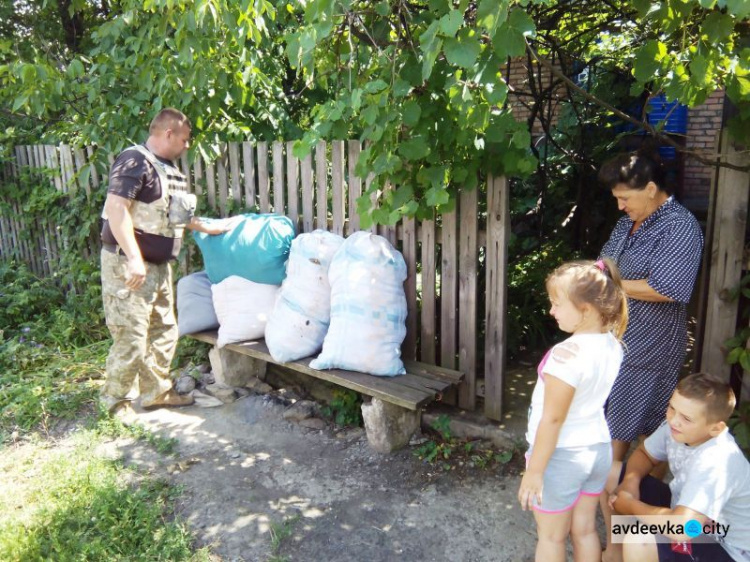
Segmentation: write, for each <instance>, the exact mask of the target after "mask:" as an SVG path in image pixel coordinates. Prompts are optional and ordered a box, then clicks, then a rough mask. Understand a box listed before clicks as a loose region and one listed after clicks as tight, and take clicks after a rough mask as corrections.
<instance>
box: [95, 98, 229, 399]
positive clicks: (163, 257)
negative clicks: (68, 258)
mask: <svg viewBox="0 0 750 562" xmlns="http://www.w3.org/2000/svg"><path fill="white" fill-rule="evenodd" d="M190 129H191V127H190V121H189V120H188V118H187V117H186V116H185V115H184V114H183V113H182V112H180V111H178V110H176V109H164V110H162V111H160V112H159V114H158V115H157V116H156V117H155V118H154V120H153V121H152V122H151V126H150V128H149V137H148V140H147V141H146V143H145V145H137V146H133V147H131V148H128V149H126V150H125V151H123V152H122V153H121V154H120V155H119V156H118V157H117V160H116V161H115V162H114V164H113V165H112V168H111V170H110V174H109V188H108V190H107V199H106V202H105V203H104V212H103V213H102V217H103V218H104V225H103V228H102V234H101V237H102V253H101V266H102V270H101V274H102V296H103V301H104V314H105V317H106V321H107V327H108V328H109V331H110V333H111V334H112V347H111V348H110V350H109V356H108V357H107V378H106V381H105V383H104V387H103V388H102V391H101V402H102V405H103V406H104V407H105V408H106V409H107V410H108V411H109V412H110V413H113V412H115V411H116V410H117V409H118V408H119V407H120V406H121V405H123V404H126V403H127V402H128V400H129V398H128V393H129V392H130V390H131V387H132V386H133V383H134V382H135V379H136V377H138V379H139V387H140V395H141V406H142V407H144V408H146V409H152V408H160V407H165V406H187V405H190V404H192V403H193V402H194V400H193V397H192V396H191V395H185V396H182V395H179V394H177V393H176V392H175V391H174V389H173V388H172V381H171V380H170V378H169V368H170V364H171V362H172V357H173V356H174V352H175V348H176V346H177V325H176V322H175V314H174V306H173V305H174V293H173V288H172V269H171V266H170V263H169V262H170V261H171V260H173V259H175V258H176V257H177V255H178V253H179V251H180V247H181V244H182V234H183V231H184V229H185V228H188V229H191V230H199V231H201V232H206V233H208V234H220V233H222V232H226V231H227V230H228V226H227V223H221V222H218V223H217V222H214V223H211V224H208V223H206V222H204V221H202V220H201V219H198V218H197V217H194V216H192V213H193V211H194V210H195V196H194V195H190V194H187V193H186V187H187V182H186V178H185V176H184V175H183V174H182V172H181V171H180V170H179V169H178V168H177V166H176V165H175V164H174V161H175V160H176V159H177V158H179V157H180V155H181V154H182V153H183V152H184V151H185V150H187V148H188V147H189V145H190Z"/></svg>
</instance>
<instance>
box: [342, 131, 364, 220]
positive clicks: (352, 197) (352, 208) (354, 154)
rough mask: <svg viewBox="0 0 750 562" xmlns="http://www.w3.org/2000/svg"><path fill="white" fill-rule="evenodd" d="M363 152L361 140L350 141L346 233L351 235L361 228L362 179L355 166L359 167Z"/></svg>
mask: <svg viewBox="0 0 750 562" xmlns="http://www.w3.org/2000/svg"><path fill="white" fill-rule="evenodd" d="M360 152H361V146H360V144H359V141H356V140H350V141H349V162H348V164H349V177H348V179H349V215H348V217H349V221H348V228H347V231H346V234H347V235H349V234H351V233H352V232H357V231H358V230H359V214H358V213H357V199H359V197H360V195H362V180H361V179H360V178H359V176H357V174H356V173H355V172H354V168H356V167H357V162H358V161H359V153H360Z"/></svg>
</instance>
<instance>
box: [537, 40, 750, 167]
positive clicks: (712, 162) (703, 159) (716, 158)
mask: <svg viewBox="0 0 750 562" xmlns="http://www.w3.org/2000/svg"><path fill="white" fill-rule="evenodd" d="M526 49H527V50H528V52H529V54H530V55H531V56H532V57H533V58H534V59H535V60H536V61H537V62H538V63H539V64H540V65H541V66H543V67H545V68H546V69H548V70H549V71H550V72H551V73H552V74H553V75H554V76H556V77H557V78H559V79H560V80H562V81H563V82H564V83H565V85H566V86H568V88H569V89H571V90H572V91H574V92H576V93H578V94H579V95H581V96H583V97H584V98H586V99H587V100H589V101H590V102H591V103H593V104H595V105H598V106H599V107H603V108H604V109H606V110H607V111H609V112H610V113H612V114H614V115H616V116H617V117H619V118H620V119H622V120H623V121H627V122H628V123H632V124H633V125H636V126H637V127H638V128H640V129H643V130H644V131H647V132H649V133H651V134H652V135H653V136H654V137H656V138H658V139H659V140H661V141H662V142H665V143H666V144H668V145H669V146H672V147H674V148H676V149H677V150H678V151H679V152H682V153H684V154H688V155H690V156H692V157H693V158H695V159H696V160H698V161H699V162H700V163H701V164H705V165H706V166H716V165H719V166H722V167H725V168H729V169H731V170H737V171H740V172H747V171H750V166H737V165H736V164H732V163H730V162H726V161H722V159H724V158H726V155H725V154H706V153H704V152H696V151H694V150H686V149H685V147H684V146H681V145H680V144H678V143H677V142H675V141H674V140H672V139H671V138H669V137H668V136H666V135H664V134H662V133H661V132H659V131H658V130H657V129H656V128H655V127H654V126H653V125H651V124H650V123H648V122H646V121H641V120H639V119H636V118H634V117H631V116H630V115H628V114H627V113H625V112H623V111H621V110H619V109H617V108H616V107H614V106H613V105H610V104H608V103H607V102H605V101H603V100H600V99H599V98H597V97H596V96H594V95H592V94H590V93H589V92H587V91H586V90H584V89H583V88H581V87H580V86H578V84H576V83H575V82H573V81H572V80H571V79H570V78H568V77H567V76H565V75H564V74H563V73H562V72H561V71H560V69H558V68H556V67H555V66H554V65H552V64H550V62H549V61H547V60H545V59H543V58H542V57H540V56H539V55H538V54H537V53H536V51H535V50H534V48H533V47H532V46H531V44H530V43H529V41H528V39H526Z"/></svg>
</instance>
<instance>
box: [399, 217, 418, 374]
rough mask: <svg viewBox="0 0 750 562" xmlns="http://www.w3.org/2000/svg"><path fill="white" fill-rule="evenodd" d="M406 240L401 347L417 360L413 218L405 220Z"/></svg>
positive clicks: (415, 255) (404, 243) (406, 355)
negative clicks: (405, 311)
mask: <svg viewBox="0 0 750 562" xmlns="http://www.w3.org/2000/svg"><path fill="white" fill-rule="evenodd" d="M403 224H404V239H403V241H402V246H401V253H402V254H403V256H404V261H406V272H407V277H406V281H405V282H404V292H405V293H406V310H407V315H406V338H405V339H404V344H403V345H402V346H401V351H402V353H403V356H404V358H405V359H409V360H411V361H414V360H416V359H417V334H418V332H417V224H416V222H415V220H414V219H413V218H409V219H404V221H403Z"/></svg>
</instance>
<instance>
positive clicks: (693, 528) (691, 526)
mask: <svg viewBox="0 0 750 562" xmlns="http://www.w3.org/2000/svg"><path fill="white" fill-rule="evenodd" d="M685 534H686V535H687V536H688V537H690V538H691V539H694V538H695V537H697V536H698V535H701V534H703V525H701V523H700V521H698V520H697V519H691V520H690V521H688V522H687V523H685Z"/></svg>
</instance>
